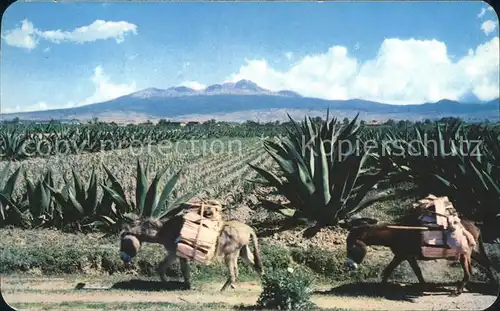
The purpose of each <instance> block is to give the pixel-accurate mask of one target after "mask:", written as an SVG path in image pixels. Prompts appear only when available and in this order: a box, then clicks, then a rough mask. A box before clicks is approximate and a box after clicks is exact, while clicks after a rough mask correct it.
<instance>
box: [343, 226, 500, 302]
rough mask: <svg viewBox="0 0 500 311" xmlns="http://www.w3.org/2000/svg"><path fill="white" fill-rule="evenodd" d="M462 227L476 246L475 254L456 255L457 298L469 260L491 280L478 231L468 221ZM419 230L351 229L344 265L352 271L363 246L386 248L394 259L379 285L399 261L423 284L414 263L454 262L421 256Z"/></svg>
mask: <svg viewBox="0 0 500 311" xmlns="http://www.w3.org/2000/svg"><path fill="white" fill-rule="evenodd" d="M462 225H463V226H464V227H465V229H466V230H467V231H468V232H469V233H471V234H472V236H473V238H474V240H475V241H476V244H477V245H478V246H479V252H478V251H477V250H476V249H472V248H471V249H470V250H469V252H468V253H467V254H460V255H459V257H458V260H459V261H460V264H461V266H462V269H463V271H464V278H463V279H462V281H461V282H459V283H458V286H457V289H456V290H455V291H454V292H453V294H454V295H460V294H461V293H462V292H463V289H464V287H465V285H466V284H467V282H468V281H469V280H470V276H471V259H474V260H476V261H478V262H479V263H480V264H482V265H483V266H484V267H486V268H488V270H489V271H488V272H489V275H490V278H492V281H495V277H494V273H493V270H492V268H491V263H490V262H489V259H488V256H487V255H486V252H485V250H484V245H483V243H482V239H481V236H480V231H479V228H477V227H476V226H475V224H474V223H473V222H471V221H469V220H462ZM421 233H422V229H418V227H414V229H412V227H406V228H404V227H401V228H398V227H397V226H390V225H387V224H365V225H360V226H357V227H353V228H351V230H350V232H349V234H348V236H347V257H348V259H347V262H346V264H347V265H348V266H349V267H350V268H351V269H355V268H356V267H357V266H358V265H359V264H361V262H362V261H363V259H364V257H365V255H366V253H367V249H366V246H367V245H380V246H386V247H389V248H390V249H391V251H392V252H393V253H394V258H393V259H392V261H391V262H390V263H389V265H388V266H387V267H386V268H385V270H384V271H383V273H382V283H383V284H385V283H387V280H388V279H389V277H390V275H391V274H392V272H393V271H394V269H395V268H396V267H397V266H398V265H399V264H400V263H401V262H403V261H405V260H406V261H408V263H409V264H410V266H411V268H412V270H413V272H414V273H415V275H416V276H417V278H418V281H419V283H420V284H425V281H424V278H423V276H422V271H421V270H420V267H419V266H418V263H417V260H436V259H447V260H456V258H451V257H441V258H426V257H424V256H423V255H422V253H421V246H422V235H421Z"/></svg>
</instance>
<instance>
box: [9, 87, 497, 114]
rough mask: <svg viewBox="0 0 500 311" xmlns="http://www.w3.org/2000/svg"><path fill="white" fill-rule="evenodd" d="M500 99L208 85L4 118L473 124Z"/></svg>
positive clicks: (151, 91)
mask: <svg viewBox="0 0 500 311" xmlns="http://www.w3.org/2000/svg"><path fill="white" fill-rule="evenodd" d="M499 106H500V101H499V99H496V100H493V101H490V102H487V103H480V104H478V103H459V102H456V101H451V100H441V101H438V102H436V103H425V104H421V105H388V104H383V103H377V102H371V101H366V100H361V99H349V100H324V99H318V98H310V97H303V96H301V95H299V94H297V93H295V92H292V91H288V90H283V91H279V92H272V91H270V90H266V89H264V88H262V87H260V86H258V85H257V84H255V83H253V82H252V81H248V80H241V81H238V82H236V83H224V84H214V85H210V86H208V87H207V88H205V89H203V90H194V89H191V88H188V87H185V86H180V87H171V88H168V89H157V88H148V89H144V90H141V91H138V92H135V93H132V94H129V95H126V96H122V97H118V98H115V99H113V100H110V101H106V102H102V103H95V104H91V105H86V106H80V107H75V108H67V109H53V110H45V111H34V112H23V113H10V114H3V115H2V117H3V119H12V118H14V117H18V118H20V119H25V120H49V119H80V120H85V119H91V118H94V117H97V118H99V119H101V120H121V121H133V120H138V119H140V120H145V119H150V120H158V119H161V118H165V119H179V120H182V119H186V118H191V119H193V118H196V119H207V118H222V119H226V120H231V119H232V120H235V121H244V120H247V119H248V120H250V119H256V118H257V119H260V120H261V121H265V120H269V121H270V120H280V119H283V118H286V113H285V112H287V111H294V113H296V114H299V115H300V114H304V113H307V114H309V115H311V114H316V115H318V114H319V115H323V114H324V113H325V112H326V109H327V108H330V112H331V113H332V114H335V115H337V116H339V117H344V116H353V115H355V114H356V113H360V115H361V116H362V118H363V119H375V120H382V119H388V118H392V119H409V120H418V119H426V118H429V119H436V118H441V117H447V116H455V117H460V118H463V119H467V120H471V119H473V120H474V119H475V120H484V119H490V120H498V118H499Z"/></svg>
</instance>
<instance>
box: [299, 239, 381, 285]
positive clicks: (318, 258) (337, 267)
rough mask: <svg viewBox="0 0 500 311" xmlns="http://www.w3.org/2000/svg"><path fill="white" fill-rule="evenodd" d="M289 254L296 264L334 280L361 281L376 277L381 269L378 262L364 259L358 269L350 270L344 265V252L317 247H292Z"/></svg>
mask: <svg viewBox="0 0 500 311" xmlns="http://www.w3.org/2000/svg"><path fill="white" fill-rule="evenodd" d="M291 256H292V258H293V260H294V262H296V263H297V264H300V265H304V266H306V267H308V268H309V269H311V270H312V271H313V272H315V273H317V274H319V275H322V276H325V277H327V278H329V279H331V280H334V281H346V280H350V281H362V280H366V279H370V278H377V277H378V274H379V273H380V271H381V270H382V269H383V267H382V266H381V265H380V264H378V263H377V264H375V263H372V262H370V261H368V260H366V261H365V262H364V263H363V264H362V265H360V267H359V268H358V269H356V270H354V271H352V270H350V269H348V268H347V267H346V266H345V260H346V254H345V252H341V251H338V250H337V251H328V250H324V249H321V248H317V247H313V248H309V249H301V248H294V249H293V250H292V251H291Z"/></svg>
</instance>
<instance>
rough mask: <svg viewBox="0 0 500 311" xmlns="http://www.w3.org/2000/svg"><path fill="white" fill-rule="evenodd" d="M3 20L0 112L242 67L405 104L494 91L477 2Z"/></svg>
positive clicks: (485, 24) (70, 102)
mask: <svg viewBox="0 0 500 311" xmlns="http://www.w3.org/2000/svg"><path fill="white" fill-rule="evenodd" d="M1 26H2V27H1V57H0V65H1V76H0V78H1V112H3V113H9V112H19V111H33V110H46V109H55V108H69V107H75V106H80V105H86V104H91V103H98V102H103V101H107V100H110V99H113V98H116V97H119V96H123V95H126V94H130V93H133V92H135V91H139V90H142V89H145V88H149V87H156V88H168V87H171V86H179V85H185V86H189V87H192V88H196V89H202V88H204V87H206V86H207V85H211V84H215V83H223V82H235V81H238V80H241V79H248V80H251V81H253V82H255V83H257V84H259V85H260V86H261V87H264V88H267V89H270V90H273V91H277V90H292V91H295V92H298V93H299V94H301V95H303V96H308V97H317V98H324V99H350V98H360V99H366V100H372V101H378V102H383V103H387V104H401V105H404V104H420V103H425V102H436V101H439V100H441V99H445V98H446V99H451V100H460V101H476V102H478V101H479V102H483V101H489V100H493V99H495V98H498V97H499V96H500V94H499V93H500V89H499V84H500V83H499V67H500V62H499V53H500V52H499V38H498V37H499V31H498V16H497V14H496V12H495V11H494V10H493V8H491V7H490V6H489V5H488V4H487V3H485V2H481V1H473V2H472V1H471V2H459V1H451V2H437V1H436V2H430V1H423V2H411V1H410V2H407V1H405V2H333V3H332V2H330V3H325V2H311V3H305V2H290V3H286V2H274V3H273V2H271V3H262V2H247V3H235V2H220V3H216V2H186V3H180V2H170V3H169V2H164V3H161V2H151V3H148V2H123V3H121V2H93V3H92V2H85V3H78V2H77V3H67V2H66V3H65V2H59V3H54V2H45V3H40V2H27V3H18V2H16V3H14V4H13V5H11V6H10V7H9V8H8V9H7V11H5V13H4V15H3V16H2V24H1Z"/></svg>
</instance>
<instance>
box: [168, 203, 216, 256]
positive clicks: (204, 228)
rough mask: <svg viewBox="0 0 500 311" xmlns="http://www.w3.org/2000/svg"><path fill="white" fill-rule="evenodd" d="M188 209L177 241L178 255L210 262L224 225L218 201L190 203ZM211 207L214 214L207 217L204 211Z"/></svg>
mask: <svg viewBox="0 0 500 311" xmlns="http://www.w3.org/2000/svg"><path fill="white" fill-rule="evenodd" d="M188 205H190V206H188V211H187V213H185V214H184V216H183V217H184V225H183V227H182V229H181V232H180V237H179V239H178V243H177V256H179V257H183V258H186V259H189V260H194V261H196V262H198V263H202V264H209V263H210V262H211V261H212V259H213V258H214V255H215V251H216V248H217V240H218V237H219V235H220V232H221V230H222V227H223V225H224V224H223V220H222V215H221V213H220V210H221V208H222V206H221V204H220V203H219V202H217V201H208V202H206V203H205V202H198V203H188ZM208 209H210V210H211V211H212V215H210V216H211V217H210V218H207V217H205V215H204V212H205V211H206V210H208Z"/></svg>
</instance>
